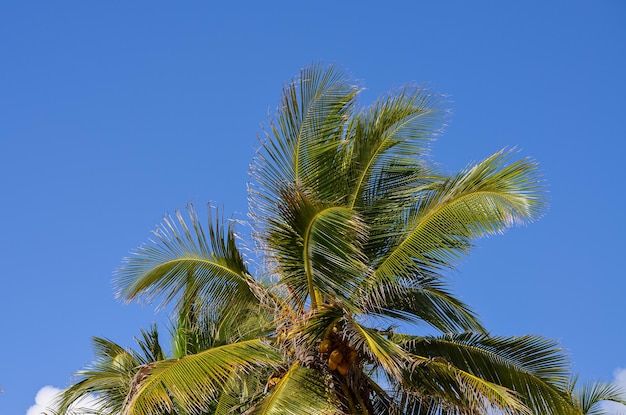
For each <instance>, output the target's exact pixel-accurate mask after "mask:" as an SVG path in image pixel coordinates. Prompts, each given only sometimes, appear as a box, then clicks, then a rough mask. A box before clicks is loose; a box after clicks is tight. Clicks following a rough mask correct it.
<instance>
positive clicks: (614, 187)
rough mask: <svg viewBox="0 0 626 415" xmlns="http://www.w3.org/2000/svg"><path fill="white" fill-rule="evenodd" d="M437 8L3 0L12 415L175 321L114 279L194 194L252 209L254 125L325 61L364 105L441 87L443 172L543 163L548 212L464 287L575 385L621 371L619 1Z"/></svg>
mask: <svg viewBox="0 0 626 415" xmlns="http://www.w3.org/2000/svg"><path fill="white" fill-rule="evenodd" d="M434 3H435V2H422V1H406V2H399V1H386V2H384V3H380V2H367V1H365V2H363V1H359V2H350V1H346V2H331V1H320V2H311V3H307V4H299V3H294V2H249V3H243V2H236V1H235V2H230V3H229V4H217V2H199V1H188V2H177V3H176V4H175V3H172V2H148V1H134V2H121V1H110V2H85V1H80V2H79V1H59V2H44V1H21V2H2V3H1V4H0V39H2V40H0V160H1V163H0V185H1V186H0V189H1V190H2V192H1V194H2V203H0V217H1V218H2V232H1V233H0V248H1V249H0V256H1V264H2V275H1V278H2V280H1V281H2V289H1V290H0V315H2V319H1V320H0V324H1V326H0V333H1V341H0V359H1V363H0V385H1V387H2V389H3V390H4V392H3V393H2V394H0V413H2V414H25V413H26V412H27V410H28V409H29V407H31V406H32V405H34V404H35V396H36V395H37V393H38V391H40V390H41V389H42V388H43V387H44V386H46V385H50V386H53V387H55V388H62V387H65V386H67V385H68V384H69V382H70V380H71V375H72V373H73V372H74V371H76V370H78V369H80V368H81V367H82V366H83V365H84V364H86V363H87V362H88V361H89V360H90V359H91V357H92V350H91V337H92V336H101V337H107V338H110V339H112V340H114V341H116V342H118V343H120V344H124V345H129V346H130V345H133V336H135V335H138V333H139V329H140V328H142V327H147V326H148V325H149V324H150V322H152V321H157V322H160V323H164V322H166V321H167V316H166V315H162V314H156V315H155V313H154V312H153V309H152V308H151V307H149V306H141V305H137V304H131V305H123V304H121V303H120V302H119V301H117V300H116V299H115V298H114V297H113V291H112V283H111V281H112V272H113V270H114V269H115V268H116V267H117V266H119V264H120V262H121V259H122V258H123V257H124V256H126V255H127V254H128V252H129V251H130V250H132V249H133V248H135V247H136V246H137V245H139V244H140V243H142V242H144V241H146V240H147V239H148V237H149V232H150V230H151V229H153V228H154V227H155V225H156V224H157V223H158V222H159V221H160V219H161V217H162V215H163V214H165V213H167V212H173V211H174V210H176V209H177V208H182V207H184V206H185V204H186V203H188V202H190V201H193V202H195V204H196V205H203V204H204V203H206V202H208V201H213V202H214V203H216V204H218V205H219V206H223V209H224V211H225V212H228V214H231V213H232V214H233V215H234V217H236V218H240V219H244V218H245V214H246V211H247V206H246V183H247V181H248V180H249V178H248V174H247V171H248V165H249V163H250V160H251V157H252V155H253V154H254V149H255V147H256V144H257V138H256V137H257V133H258V132H260V131H261V127H260V126H261V123H263V122H264V121H265V120H266V119H267V114H268V113H271V112H273V111H274V109H275V107H276V105H277V102H278V98H279V95H280V90H281V87H282V85H283V84H284V83H285V82H286V81H288V80H289V79H291V78H292V77H293V76H294V75H295V74H296V73H297V72H298V70H299V69H300V68H301V67H302V66H305V65H308V64H310V63H312V62H326V63H337V64H339V65H340V66H342V67H344V68H346V69H347V70H349V71H350V73H352V74H353V75H354V77H355V78H356V79H358V80H360V81H361V84H362V86H364V87H365V88H366V90H365V91H364V93H363V94H362V97H361V99H362V103H363V105H367V104H369V103H371V102H372V101H373V100H374V99H375V98H376V97H377V96H379V95H381V94H383V93H385V92H387V91H388V90H389V89H391V88H394V87H399V86H402V85H403V84H405V83H424V84H426V85H428V86H430V87H431V88H432V89H433V90H435V91H438V92H440V93H442V94H445V95H446V97H447V100H448V101H449V104H448V108H449V109H450V110H451V111H452V117H451V119H450V122H449V125H448V127H447V129H446V132H445V133H444V134H443V135H442V136H441V137H440V138H439V140H438V141H437V142H436V143H435V144H434V146H433V149H432V156H433V158H434V159H436V160H437V161H438V162H439V163H440V164H441V166H442V168H443V169H445V170H448V171H451V172H452V171H455V170H457V169H460V168H462V167H463V166H465V165H466V164H467V163H469V162H471V161H477V160H480V159H482V158H484V157H486V156H488V155H490V154H491V153H493V152H495V151H497V150H499V149H501V148H503V147H517V148H518V149H520V151H521V155H523V156H532V157H533V158H535V159H536V160H537V161H538V162H539V163H540V166H541V168H542V171H543V173H544V177H545V179H546V181H547V184H548V188H549V191H550V199H551V201H550V209H549V210H548V212H547V214H546V215H545V217H544V218H542V219H541V220H540V221H538V222H536V223H533V224H531V225H529V226H527V227H523V228H518V229H513V230H512V231H510V232H508V233H507V234H505V235H504V236H499V237H494V238H489V239H486V240H480V241H478V242H477V248H476V250H475V251H474V252H473V254H472V255H470V256H469V257H468V258H467V259H466V260H465V261H464V262H463V264H462V265H461V266H460V268H459V271H458V272H457V273H455V274H453V275H451V276H450V281H451V283H452V284H453V286H454V287H455V288H454V291H455V292H456V293H457V294H458V295H459V296H460V297H461V298H462V299H463V300H465V301H466V302H467V303H469V304H470V305H472V306H473V307H474V308H475V309H476V310H477V311H478V312H479V313H480V315H481V316H482V318H483V321H484V322H485V324H486V326H487V327H488V328H490V329H491V330H492V331H493V333H495V334H502V335H519V334H527V333H535V334H542V335H544V336H546V337H549V338H554V339H558V340H559V341H560V342H561V344H562V345H563V347H565V348H566V349H568V350H569V352H570V354H571V357H572V362H573V365H574V370H575V371H576V372H579V373H580V375H581V377H582V378H590V379H603V380H607V381H610V380H612V379H613V376H614V374H615V371H616V370H618V369H620V368H626V352H625V350H626V349H625V347H624V344H625V343H626V324H625V323H624V317H625V312H624V304H625V303H626V302H625V297H626V278H625V277H626V275H625V272H624V267H623V264H622V259H623V255H624V252H625V248H626V243H625V242H624V234H625V232H626V227H625V219H624V205H625V202H626V196H625V194H626V192H625V191H626V188H625V185H624V181H623V180H622V179H620V177H621V172H622V167H623V163H624V162H623V154H624V150H625V149H626V145H625V144H624V140H625V139H626V123H625V122H624V114H625V110H626V105H625V104H624V97H626V77H625V76H624V74H626V53H625V51H626V4H625V3H623V2H622V1H619V0H615V1H553V2H540V1H531V2H517V3H516V4H513V2H495V1H485V2H478V3H479V4H476V3H477V2H462V1H456V2H455V1H444V2H436V3H437V4H436V5H435V4H434ZM470 3H471V5H470ZM504 3H506V4H504ZM547 3H549V4H547Z"/></svg>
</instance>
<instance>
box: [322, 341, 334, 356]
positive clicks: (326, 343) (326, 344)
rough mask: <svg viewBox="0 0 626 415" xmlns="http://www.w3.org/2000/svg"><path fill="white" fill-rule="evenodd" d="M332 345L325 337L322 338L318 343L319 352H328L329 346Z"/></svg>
mask: <svg viewBox="0 0 626 415" xmlns="http://www.w3.org/2000/svg"><path fill="white" fill-rule="evenodd" d="M332 345H333V343H332V342H331V341H330V340H328V339H326V340H322V342H321V343H320V353H328V352H330V348H331V346H332Z"/></svg>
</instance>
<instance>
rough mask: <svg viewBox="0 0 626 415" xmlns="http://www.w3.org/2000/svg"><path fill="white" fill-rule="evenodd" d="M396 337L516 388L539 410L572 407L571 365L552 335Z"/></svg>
mask: <svg viewBox="0 0 626 415" xmlns="http://www.w3.org/2000/svg"><path fill="white" fill-rule="evenodd" d="M398 340H399V341H400V343H399V344H400V345H401V346H402V347H403V348H404V349H405V350H407V351H408V352H409V353H411V354H414V355H419V356H423V357H425V358H428V359H443V360H444V361H445V362H447V363H448V364H450V365H454V367H457V368H458V369H459V370H463V371H465V372H467V373H469V374H471V375H472V376H476V377H478V378H480V379H484V380H485V381H488V382H492V383H494V384H497V385H502V386H503V387H505V388H507V389H510V390H512V391H515V393H517V394H519V395H520V398H521V399H522V401H523V402H524V403H525V404H526V405H527V406H528V407H530V408H532V409H533V410H534V411H535V412H537V413H558V414H569V413H571V411H572V410H573V406H572V403H571V400H570V399H569V397H568V392H567V389H568V382H569V378H568V368H569V365H568V363H567V359H566V357H565V356H564V354H563V353H562V351H561V349H559V348H557V347H556V344H555V343H554V342H553V341H551V340H547V339H544V338H541V337H537V336H523V337H510V338H506V337H489V336H487V335H485V334H471V333H466V334H448V335H444V336H440V337H430V336H429V337H418V336H406V337H404V338H402V339H400V337H398Z"/></svg>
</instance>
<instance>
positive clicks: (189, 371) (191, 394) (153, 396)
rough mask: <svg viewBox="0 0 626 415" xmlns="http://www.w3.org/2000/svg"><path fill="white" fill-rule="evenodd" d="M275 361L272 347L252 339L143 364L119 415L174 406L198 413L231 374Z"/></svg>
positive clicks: (140, 414) (149, 412)
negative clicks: (178, 357)
mask: <svg viewBox="0 0 626 415" xmlns="http://www.w3.org/2000/svg"><path fill="white" fill-rule="evenodd" d="M279 362H280V355H279V354H278V352H277V351H276V350H275V349H274V348H272V347H270V346H269V345H267V344H266V343H264V342H263V341H261V340H258V339H255V340H248V341H243V342H239V343H233V344H228V345H224V346H220V347H216V348H213V349H209V350H205V351H203V352H200V353H197V354H194V355H189V356H185V357H182V358H180V359H175V360H165V361H161V362H155V363H152V364H149V365H145V366H142V367H141V368H140V369H139V371H138V372H137V374H136V375H135V378H134V380H133V383H132V385H131V391H130V393H129V394H128V397H127V400H126V402H125V403H124V409H123V411H122V414H123V415H130V414H132V415H156V414H159V413H161V412H168V411H172V410H173V409H174V408H175V406H180V407H181V408H184V409H185V410H186V411H190V412H193V411H198V410H201V409H202V408H206V407H207V406H208V405H209V404H210V403H211V402H215V401H216V400H217V398H218V397H219V393H220V392H221V391H222V389H223V386H224V383H225V382H227V381H228V379H229V378H230V376H231V375H232V374H233V372H236V371H243V372H244V373H245V372H246V371H248V370H251V369H253V368H255V367H259V366H263V365H274V364H278V363H279Z"/></svg>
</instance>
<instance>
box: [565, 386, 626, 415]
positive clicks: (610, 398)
mask: <svg viewBox="0 0 626 415" xmlns="http://www.w3.org/2000/svg"><path fill="white" fill-rule="evenodd" d="M574 399H575V401H576V402H577V404H578V407H579V408H580V410H581V412H582V414H583V415H610V414H609V412H607V411H606V410H605V409H604V408H603V405H602V403H603V402H615V403H619V404H622V405H626V391H625V390H624V389H622V388H620V387H619V386H618V385H615V384H612V383H604V382H586V383H584V384H583V385H582V386H579V387H576V388H575V389H574ZM624 409H625V410H626V408H624ZM623 413H626V411H625V412H623Z"/></svg>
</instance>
